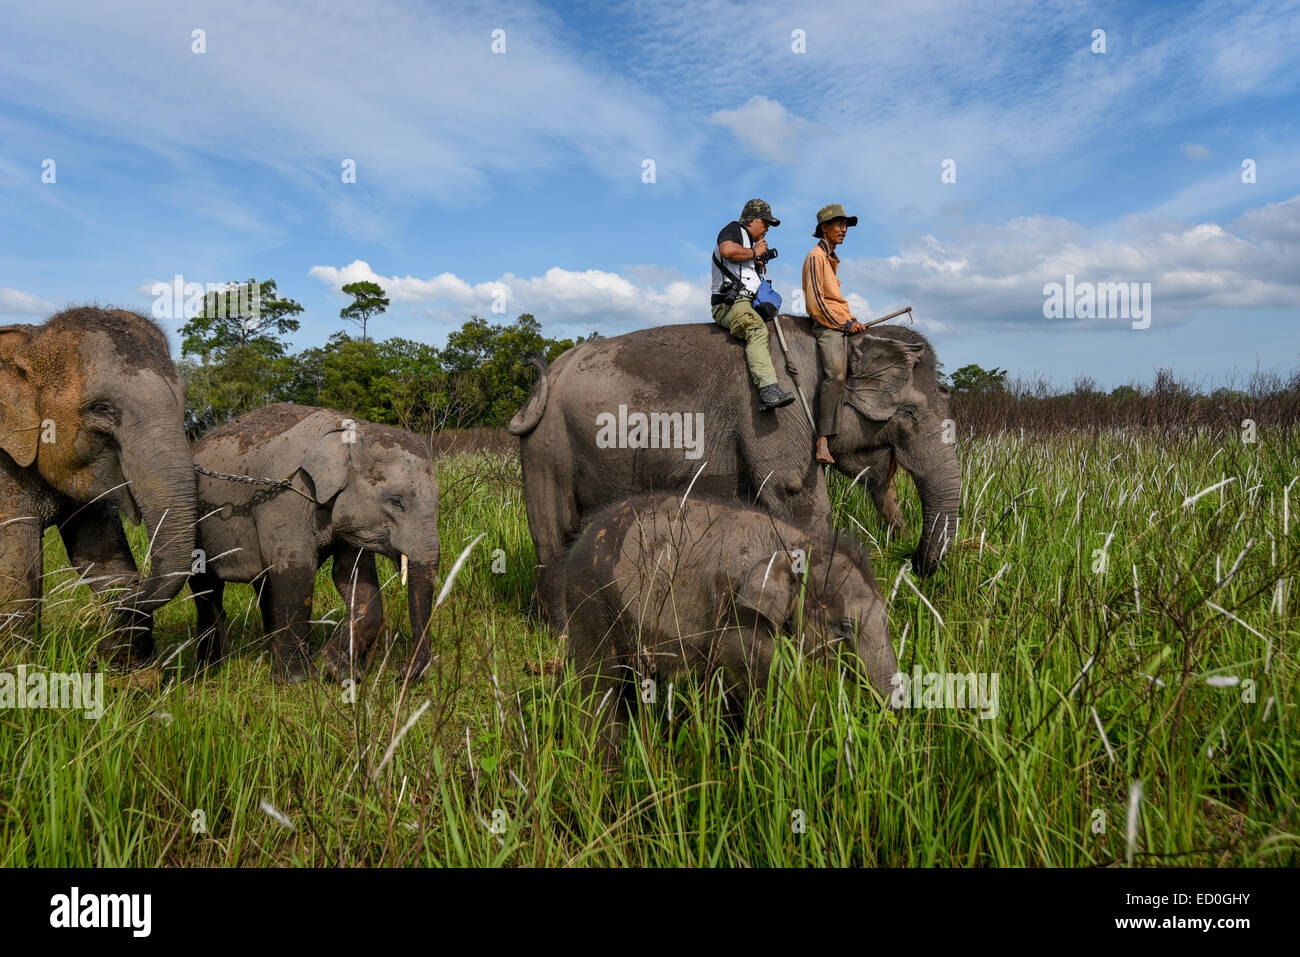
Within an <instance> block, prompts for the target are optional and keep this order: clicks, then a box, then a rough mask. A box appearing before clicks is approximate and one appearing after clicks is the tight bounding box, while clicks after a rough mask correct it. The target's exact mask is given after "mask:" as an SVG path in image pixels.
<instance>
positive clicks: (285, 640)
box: [260, 566, 316, 684]
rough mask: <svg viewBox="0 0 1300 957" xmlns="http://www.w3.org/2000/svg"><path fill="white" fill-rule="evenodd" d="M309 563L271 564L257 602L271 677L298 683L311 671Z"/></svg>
mask: <svg viewBox="0 0 1300 957" xmlns="http://www.w3.org/2000/svg"><path fill="white" fill-rule="evenodd" d="M315 585H316V570H315V568H314V567H312V566H303V567H289V568H272V569H271V570H270V571H269V572H267V573H266V580H265V582H264V583H263V585H262V593H261V596H260V603H261V606H262V625H263V627H264V629H265V631H266V634H267V637H268V638H270V640H271V677H272V678H274V679H275V680H276V681H281V682H284V683H285V684H297V683H298V682H300V681H303V680H304V679H306V678H307V677H308V676H309V675H310V674H311V658H310V656H309V655H308V653H307V639H308V637H309V636H310V634H311V604H312V591H313V589H314V588H315Z"/></svg>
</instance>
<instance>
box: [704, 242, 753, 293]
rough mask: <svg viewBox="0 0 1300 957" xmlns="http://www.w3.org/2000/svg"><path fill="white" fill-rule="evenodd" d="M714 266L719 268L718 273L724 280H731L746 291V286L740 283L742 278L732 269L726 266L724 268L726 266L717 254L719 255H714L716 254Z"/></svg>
mask: <svg viewBox="0 0 1300 957" xmlns="http://www.w3.org/2000/svg"><path fill="white" fill-rule="evenodd" d="M746 248H749V247H746ZM713 265H715V266H717V267H718V272H720V273H722V276H723V278H724V279H730V280H731V281H732V282H734V283H735V284H736V285H737V286H739V287H740V288H741V289H744V288H745V284H744V283H743V282H741V281H740V277H739V276H737V275H736V274H735V273H734V272H732V271H731V270H730V269H728V268H727V267H726V266H724V265H723V264H722V260H721V259H719V258H718V254H717V253H714V254H713Z"/></svg>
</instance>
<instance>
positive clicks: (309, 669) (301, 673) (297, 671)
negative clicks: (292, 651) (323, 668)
mask: <svg viewBox="0 0 1300 957" xmlns="http://www.w3.org/2000/svg"><path fill="white" fill-rule="evenodd" d="M315 671H316V669H315V667H314V666H313V665H312V662H311V659H309V658H307V657H302V658H292V659H290V660H289V661H287V662H278V661H277V662H276V664H275V667H273V668H272V669H271V677H272V679H273V680H274V681H275V682H276V684H282V685H297V684H302V683H303V682H304V681H307V680H308V679H310V678H311V677H312V676H313V675H314V674H315Z"/></svg>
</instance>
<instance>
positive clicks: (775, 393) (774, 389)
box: [758, 382, 794, 412]
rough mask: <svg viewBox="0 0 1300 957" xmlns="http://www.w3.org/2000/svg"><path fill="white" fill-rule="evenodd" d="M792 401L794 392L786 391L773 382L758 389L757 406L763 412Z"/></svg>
mask: <svg viewBox="0 0 1300 957" xmlns="http://www.w3.org/2000/svg"><path fill="white" fill-rule="evenodd" d="M793 401H794V393H793V392H786V391H785V389H783V388H781V387H780V386H779V385H777V384H776V383H775V382H773V383H772V384H771V385H765V386H763V388H761V389H759V390H758V407H759V409H761V410H762V411H763V412H771V411H772V410H773V409H779V408H781V406H783V405H789V404H790V403H791V402H793Z"/></svg>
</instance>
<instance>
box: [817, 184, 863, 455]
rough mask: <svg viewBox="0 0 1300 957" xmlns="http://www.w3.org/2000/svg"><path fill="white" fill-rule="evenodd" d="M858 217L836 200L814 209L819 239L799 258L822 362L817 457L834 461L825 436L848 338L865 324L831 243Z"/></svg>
mask: <svg viewBox="0 0 1300 957" xmlns="http://www.w3.org/2000/svg"><path fill="white" fill-rule="evenodd" d="M857 224H858V217H856V216H850V215H848V214H847V213H845V212H844V207H843V206H841V205H840V204H839V203H832V204H830V205H829V206H823V207H822V208H821V209H819V210H818V211H817V228H816V229H815V230H813V236H815V237H816V238H817V240H818V242H817V245H816V246H814V247H813V249H812V252H810V253H809V254H808V257H807V258H806V259H804V261H803V295H804V299H805V300H806V301H807V304H808V315H809V316H811V317H812V320H813V336H814V337H816V339H817V354H818V355H819V356H820V357H821V362H822V380H821V389H820V391H819V392H818V395H817V461H818V462H821V463H823V464H825V465H834V464H835V459H834V458H833V457H832V456H831V450H830V447H829V446H828V444H827V439H828V438H829V437H830V436H832V435H834V434H835V433H836V431H837V429H836V425H835V422H836V419H837V417H838V415H839V409H840V404H841V403H842V402H843V400H844V377H845V375H846V374H847V372H848V361H849V345H848V337H849V336H851V335H853V334H854V333H858V332H862V331H863V330H864V329H866V326H864V325H863V324H862V323H860V322H858V321H857V320H856V319H854V318H853V314H852V313H851V312H849V304H848V302H847V301H846V300H845V298H844V296H843V294H841V293H840V280H839V267H840V257H839V256H837V255H835V247H836V246H838V245H839V244H840V243H842V242H844V238H845V236H847V235H848V232H849V227H850V226H856V225H857Z"/></svg>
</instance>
